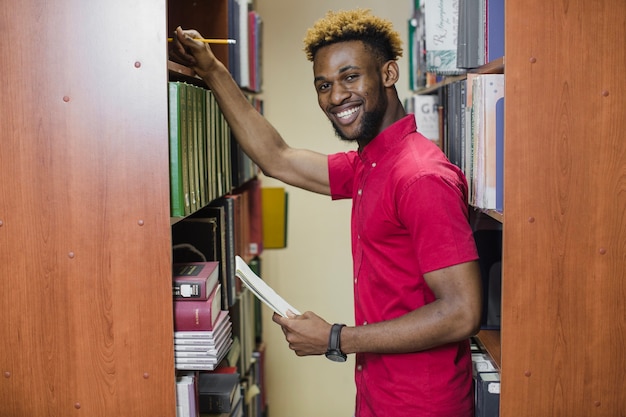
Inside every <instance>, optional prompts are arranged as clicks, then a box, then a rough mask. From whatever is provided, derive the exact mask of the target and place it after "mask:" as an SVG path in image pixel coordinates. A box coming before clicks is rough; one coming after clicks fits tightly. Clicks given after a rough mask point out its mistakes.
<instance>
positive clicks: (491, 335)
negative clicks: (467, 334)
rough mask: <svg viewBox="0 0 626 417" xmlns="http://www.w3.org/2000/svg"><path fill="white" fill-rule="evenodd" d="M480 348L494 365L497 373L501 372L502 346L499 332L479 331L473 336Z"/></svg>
mask: <svg viewBox="0 0 626 417" xmlns="http://www.w3.org/2000/svg"><path fill="white" fill-rule="evenodd" d="M475 338H476V341H477V342H478V344H479V346H480V348H481V349H482V350H484V351H486V352H487V353H488V354H489V356H491V359H492V360H493V362H494V363H495V365H496V367H497V368H498V371H501V370H502V346H501V344H500V330H481V331H479V332H478V334H477V335H476V336H475Z"/></svg>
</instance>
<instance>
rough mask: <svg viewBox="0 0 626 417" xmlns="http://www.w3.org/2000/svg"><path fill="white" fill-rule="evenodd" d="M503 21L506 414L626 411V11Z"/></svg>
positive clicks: (575, 10)
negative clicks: (625, 79) (504, 31)
mask: <svg viewBox="0 0 626 417" xmlns="http://www.w3.org/2000/svg"><path fill="white" fill-rule="evenodd" d="M506 14H507V17H506V27H507V36H506V124H505V137H506V139H505V140H506V145H505V167H506V168H505V208H504V209H505V227H504V248H503V251H504V252H503V258H504V260H505V261H504V265H503V304H502V305H503V311H502V332H501V337H502V383H503V385H502V404H501V415H502V416H503V417H513V416H546V415H550V416H553V417H555V416H564V417H565V416H574V415H585V416H590V415H593V416H617V415H626V396H625V395H624V393H625V392H626V382H625V381H626V379H625V378H624V375H626V356H625V352H626V350H625V349H624V344H625V342H626V303H624V300H625V299H626V285H625V284H624V278H625V275H626V272H625V269H626V268H625V266H626V142H625V141H624V137H623V135H624V134H623V132H624V131H626V118H624V110H623V109H624V108H626V95H625V91H624V77H623V74H624V68H626V49H624V47H623V42H624V39H626V7H625V4H624V1H623V0H598V1H594V2H583V1H557V2H548V1H543V0H529V1H525V2H518V1H507V3H506Z"/></svg>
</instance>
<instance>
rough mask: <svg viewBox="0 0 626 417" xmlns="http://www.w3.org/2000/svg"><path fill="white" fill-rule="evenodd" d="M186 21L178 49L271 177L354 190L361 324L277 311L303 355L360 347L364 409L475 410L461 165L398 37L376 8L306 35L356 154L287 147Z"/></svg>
mask: <svg viewBox="0 0 626 417" xmlns="http://www.w3.org/2000/svg"><path fill="white" fill-rule="evenodd" d="M200 37H201V36H200V34H199V33H197V32H195V31H192V30H188V31H183V30H182V29H181V28H178V29H177V42H176V44H175V45H174V48H175V54H176V55H178V56H179V59H182V60H183V62H185V63H187V65H189V66H191V67H192V68H193V69H194V70H195V71H196V72H197V73H198V74H199V75H200V76H201V77H202V78H203V79H204V80H205V81H206V83H207V84H208V86H209V87H210V88H211V89H212V90H213V92H214V94H215V96H216V97H217V100H218V102H219V104H220V107H221V109H222V111H223V113H224V114H225V116H226V119H227V120H228V121H229V124H230V125H231V128H232V130H233V133H234V136H235V137H236V138H237V140H238V141H239V143H240V144H241V146H242V147H243V149H244V150H245V152H246V153H247V154H248V155H249V156H250V157H251V158H252V159H253V160H254V161H256V163H257V164H258V165H259V166H260V167H261V169H262V170H263V172H264V173H265V174H266V175H268V176H271V177H275V178H277V179H280V180H282V181H284V182H286V183H288V184H291V185H294V186H297V187H301V188H304V189H307V190H310V191H313V192H316V193H321V194H326V195H330V196H331V197H332V198H333V199H341V198H352V200H353V209H352V253H353V264H354V277H353V279H354V295H355V323H356V326H355V327H346V326H342V325H333V326H331V324H330V323H327V322H326V321H325V320H323V319H322V318H320V317H318V316H317V315H316V314H314V313H312V312H305V313H304V314H302V315H299V316H295V315H291V316H290V317H287V318H283V317H280V316H279V315H276V314H275V315H274V317H273V320H274V321H275V322H276V323H278V324H279V325H280V326H281V327H282V329H283V332H284V333H285V337H286V339H287V341H288V342H289V347H290V348H291V349H292V350H294V351H295V352H296V354H297V355H299V356H304V355H321V354H324V353H326V355H327V356H328V357H329V358H330V359H333V360H339V361H342V360H345V354H351V353H356V370H355V382H356V387H357V399H356V416H357V417H369V416H379V417H382V416H385V417H395V416H410V417H416V416H437V417H442V416H450V417H452V416H454V417H459V416H463V417H470V416H472V415H473V394H472V373H471V355H470V351H469V343H468V337H469V336H470V335H472V334H474V333H475V332H476V331H477V329H478V326H479V322H480V312H481V288H480V285H481V284H480V273H479V269H478V265H477V262H476V260H477V252H476V248H475V244H474V241H473V237H472V231H471V229H470V227H469V224H468V220H467V216H468V212H467V210H468V209H467V203H466V202H467V184H466V180H465V178H464V177H463V174H462V173H461V172H460V170H459V169H458V168H457V167H455V166H454V165H452V164H450V162H449V161H448V160H447V159H446V158H445V156H444V155H443V154H442V153H441V151H440V150H439V149H438V148H437V147H436V146H435V145H433V144H432V143H431V142H430V141H428V140H427V139H426V138H424V137H423V136H422V135H421V134H419V133H417V132H416V126H415V118H414V117H413V116H412V115H406V113H405V111H404V108H403V106H402V104H401V102H400V100H399V98H398V95H397V91H396V88H395V84H396V82H397V80H398V77H399V69H398V64H397V59H398V58H399V57H400V56H401V54H402V49H401V41H400V38H399V36H398V34H397V33H396V32H395V31H394V30H393V29H392V27H391V24H390V23H389V22H388V21H386V20H383V19H379V18H377V17H375V16H372V15H371V14H370V13H369V11H367V10H353V11H347V12H338V13H332V12H329V13H328V14H327V15H326V17H325V18H323V19H321V20H320V21H318V22H317V23H316V24H315V25H314V26H313V27H312V28H311V29H310V30H309V32H308V34H307V37H306V39H305V52H306V54H307V57H308V58H309V60H311V61H312V62H313V74H314V83H315V89H316V91H317V96H318V104H319V106H320V108H321V109H322V111H324V113H325V114H326V116H327V117H328V119H329V120H330V121H331V123H332V124H333V126H334V128H335V130H336V132H337V134H338V136H340V137H341V138H342V139H344V140H347V141H350V142H355V143H356V144H357V145H358V151H351V152H345V153H338V154H334V155H322V154H319V153H316V152H313V151H310V150H304V149H294V148H291V147H289V146H288V145H287V144H286V143H285V142H284V141H283V139H282V138H281V137H280V135H279V134H278V133H277V132H276V131H275V130H274V128H273V127H272V126H271V125H270V124H269V123H268V122H267V121H266V120H265V119H264V118H263V117H262V116H261V115H260V114H259V113H258V112H257V111H256V110H255V109H253V108H252V107H251V106H250V105H249V104H248V102H247V100H246V99H245V97H244V96H243V94H242V93H241V92H240V90H239V88H238V87H237V85H236V84H235V83H234V81H233V80H232V78H231V76H230V75H229V73H228V71H227V70H226V69H225V67H224V66H223V65H222V64H221V63H220V62H219V61H218V60H217V59H216V58H215V56H214V55H213V53H212V52H211V50H210V48H209V47H208V46H207V45H205V44H202V43H200V42H198V41H195V40H194V38H200Z"/></svg>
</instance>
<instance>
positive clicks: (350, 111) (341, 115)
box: [337, 107, 359, 119]
mask: <svg viewBox="0 0 626 417" xmlns="http://www.w3.org/2000/svg"><path fill="white" fill-rule="evenodd" d="M357 110H359V108H358V107H353V108H351V109H348V110H344V111H342V112H340V113H337V117H339V118H341V119H345V118H346V117H348V116H350V115H351V114H353V113H356V111H357Z"/></svg>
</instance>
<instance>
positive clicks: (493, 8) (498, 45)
mask: <svg viewBox="0 0 626 417" xmlns="http://www.w3.org/2000/svg"><path fill="white" fill-rule="evenodd" d="M484 1H485V2H486V3H487V4H486V6H485V9H486V11H487V19H486V20H487V24H486V25H485V27H486V29H485V32H486V33H485V64H486V63H489V62H491V61H493V60H495V59H498V58H501V57H503V56H504V0H484Z"/></svg>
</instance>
